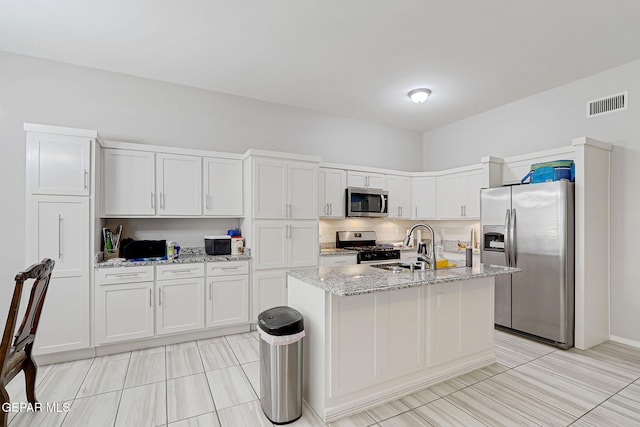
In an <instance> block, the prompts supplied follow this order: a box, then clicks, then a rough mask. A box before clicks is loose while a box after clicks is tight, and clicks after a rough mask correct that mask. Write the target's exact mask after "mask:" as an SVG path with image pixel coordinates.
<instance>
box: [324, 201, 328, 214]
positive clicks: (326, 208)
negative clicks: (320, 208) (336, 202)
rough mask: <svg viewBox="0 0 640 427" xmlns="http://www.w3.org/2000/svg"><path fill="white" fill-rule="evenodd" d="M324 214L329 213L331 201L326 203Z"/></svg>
mask: <svg viewBox="0 0 640 427" xmlns="http://www.w3.org/2000/svg"><path fill="white" fill-rule="evenodd" d="M324 214H325V215H329V203H325V204H324Z"/></svg>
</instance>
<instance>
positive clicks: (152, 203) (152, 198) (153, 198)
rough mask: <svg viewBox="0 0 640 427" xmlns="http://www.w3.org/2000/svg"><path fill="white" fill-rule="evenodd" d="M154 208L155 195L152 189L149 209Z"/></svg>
mask: <svg viewBox="0 0 640 427" xmlns="http://www.w3.org/2000/svg"><path fill="white" fill-rule="evenodd" d="M155 208H156V195H155V194H154V193H153V191H152V192H151V209H155Z"/></svg>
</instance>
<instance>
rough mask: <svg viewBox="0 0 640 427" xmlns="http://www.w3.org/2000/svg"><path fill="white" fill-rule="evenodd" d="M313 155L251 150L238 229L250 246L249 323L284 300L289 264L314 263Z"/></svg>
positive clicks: (315, 196) (315, 206)
mask: <svg viewBox="0 0 640 427" xmlns="http://www.w3.org/2000/svg"><path fill="white" fill-rule="evenodd" d="M319 162H320V159H319V158H316V157H311V156H302V155H293V154H285V153H276V152H269V151H261V150H249V151H248V152H247V155H246V158H245V160H244V174H245V182H247V183H249V186H250V191H247V192H246V193H245V208H246V209H245V217H244V220H243V222H242V232H243V234H244V235H245V238H246V244H247V246H248V247H250V248H252V249H253V254H254V262H253V263H252V271H251V277H252V295H251V316H250V321H251V322H252V323H255V322H257V318H258V314H259V313H260V312H262V311H264V310H266V309H268V308H271V307H274V306H279V305H286V304H287V288H286V287H287V274H286V272H287V270H288V269H290V268H294V267H313V266H316V265H317V264H318V251H319V249H318V248H319V243H318V240H319V235H318V223H319V220H318V166H319Z"/></svg>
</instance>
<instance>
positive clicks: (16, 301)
mask: <svg viewBox="0 0 640 427" xmlns="http://www.w3.org/2000/svg"><path fill="white" fill-rule="evenodd" d="M54 264H55V261H53V260H51V259H49V258H45V259H43V260H42V261H41V262H40V263H39V264H34V265H32V266H31V267H29V268H28V269H26V270H25V271H22V272H20V273H18V274H17V275H16V286H15V288H14V290H13V298H12V300H11V306H10V307H9V315H8V316H7V323H6V325H5V327H4V334H3V335H2V341H1V342H0V377H1V375H2V374H4V373H5V372H4V369H5V363H6V360H7V358H8V356H9V353H10V351H11V350H12V348H13V350H14V351H22V350H24V348H25V347H26V346H27V345H31V344H33V341H34V339H35V336H36V331H37V330H38V323H39V322H40V313H42V306H43V304H44V298H45V296H46V294H47V288H48V287H49V281H50V280H51V273H52V272H53V266H54ZM31 279H34V280H35V282H34V283H33V286H32V287H31V295H30V297H29V304H28V305H27V311H26V312H25V315H24V319H23V320H22V324H21V325H20V328H18V332H17V334H16V335H15V339H14V340H13V345H11V341H12V338H13V333H14V330H15V325H16V323H17V319H18V311H19V310H20V299H21V298H22V288H23V287H24V283H25V281H27V280H31Z"/></svg>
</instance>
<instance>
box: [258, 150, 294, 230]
mask: <svg viewBox="0 0 640 427" xmlns="http://www.w3.org/2000/svg"><path fill="white" fill-rule="evenodd" d="M253 168H254V169H253V196H254V197H253V211H254V217H256V218H286V216H287V211H288V209H287V208H288V195H289V191H288V187H287V163H286V162H285V161H282V160H278V159H271V158H265V159H263V158H258V159H256V160H255V161H254V163H253Z"/></svg>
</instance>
